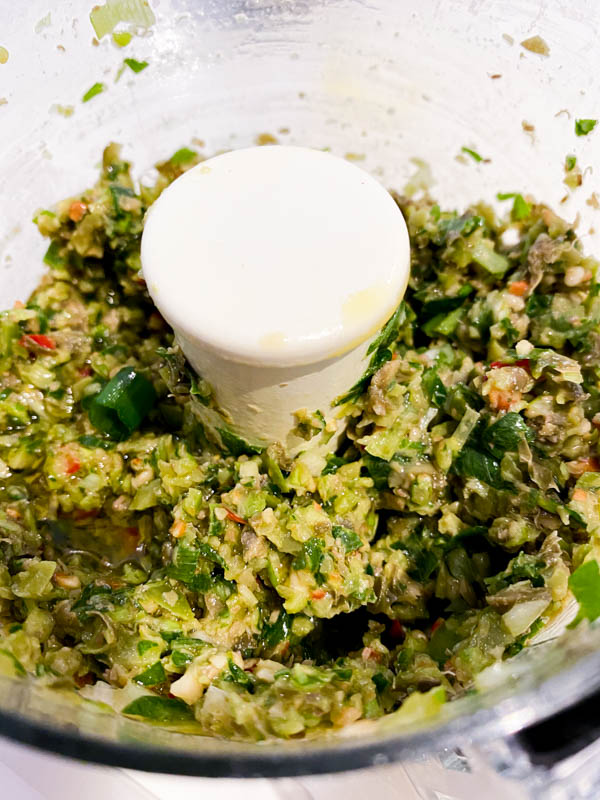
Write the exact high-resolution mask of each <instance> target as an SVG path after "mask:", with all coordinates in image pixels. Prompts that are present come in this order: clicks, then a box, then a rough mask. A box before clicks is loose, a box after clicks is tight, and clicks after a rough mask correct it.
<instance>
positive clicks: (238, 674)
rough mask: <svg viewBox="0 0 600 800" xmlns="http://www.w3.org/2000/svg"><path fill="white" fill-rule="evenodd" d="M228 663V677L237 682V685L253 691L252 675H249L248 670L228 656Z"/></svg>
mask: <svg viewBox="0 0 600 800" xmlns="http://www.w3.org/2000/svg"><path fill="white" fill-rule="evenodd" d="M228 665H229V675H228V678H229V679H230V680H231V681H233V683H237V685H238V686H242V687H243V688H244V689H246V691H248V692H250V693H251V694H252V692H253V691H254V682H255V681H254V676H253V675H250V674H249V673H248V672H246V671H245V670H243V669H242V668H241V667H238V665H237V664H236V663H235V662H234V661H233V659H232V658H231V657H230V658H229V660H228Z"/></svg>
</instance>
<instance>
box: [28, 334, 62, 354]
mask: <svg viewBox="0 0 600 800" xmlns="http://www.w3.org/2000/svg"><path fill="white" fill-rule="evenodd" d="M32 343H33V344H37V346H38V347H41V348H43V349H44V350H56V342H55V341H54V339H51V338H50V337H49V336H46V335H45V334H43V333H26V334H24V335H23V336H21V338H20V339H19V344H20V345H21V347H27V348H28V349H29V348H30V347H31V345H32Z"/></svg>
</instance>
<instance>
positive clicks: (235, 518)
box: [225, 508, 246, 525]
mask: <svg viewBox="0 0 600 800" xmlns="http://www.w3.org/2000/svg"><path fill="white" fill-rule="evenodd" d="M225 511H227V519H232V520H233V521H234V522H237V523H238V524H240V525H245V524H246V520H245V519H242V518H241V517H238V515H237V514H235V513H234V512H233V511H230V510H229V509H228V508H226V509H225Z"/></svg>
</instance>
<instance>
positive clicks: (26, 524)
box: [0, 145, 600, 740]
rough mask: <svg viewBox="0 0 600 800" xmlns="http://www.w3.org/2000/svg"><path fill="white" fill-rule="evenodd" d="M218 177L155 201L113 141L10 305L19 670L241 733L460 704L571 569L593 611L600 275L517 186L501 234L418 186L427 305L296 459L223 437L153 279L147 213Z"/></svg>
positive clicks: (3, 554) (1, 547)
mask: <svg viewBox="0 0 600 800" xmlns="http://www.w3.org/2000/svg"><path fill="white" fill-rule="evenodd" d="M197 160H198V159H197V157H196V156H195V155H194V153H193V152H192V151H190V150H187V149H185V148H184V149H182V150H180V151H178V152H177V153H176V154H175V155H174V156H173V157H172V158H171V159H170V160H169V161H167V162H164V163H162V164H160V165H158V171H159V178H158V182H157V184H156V185H155V186H154V187H151V188H148V187H145V186H141V187H136V186H135V185H134V183H133V181H132V179H131V177H130V173H129V165H128V164H127V163H126V162H124V161H123V160H122V159H121V157H120V155H119V149H118V148H117V147H116V146H114V145H111V146H110V147H109V148H107V150H106V151H105V153H104V161H103V168H102V174H101V176H100V180H99V182H98V183H97V184H96V186H95V187H94V188H92V189H90V190H88V191H86V192H84V193H83V194H82V195H81V196H80V197H77V198H74V199H70V200H67V201H65V202H63V203H60V204H59V205H58V207H57V208H56V209H55V210H54V211H40V212H39V213H38V215H37V217H36V222H37V225H38V227H39V229H40V231H41V232H42V234H44V235H45V236H48V237H50V239H51V244H50V247H49V248H48V252H47V254H46V256H45V262H46V264H47V265H48V267H49V270H48V273H47V274H46V276H45V277H44V279H43V280H42V283H41V284H40V286H39V288H38V289H37V290H36V291H35V292H34V293H33V295H32V297H31V298H30V300H29V302H28V303H27V305H22V304H20V303H18V304H16V305H15V307H14V308H13V309H12V310H10V311H6V312H4V313H3V314H1V315H0V670H1V671H2V672H4V673H8V674H12V675H26V674H27V675H32V676H35V678H36V679H37V680H39V681H42V682H44V683H45V684H48V685H51V686H56V687H62V688H71V689H72V690H73V691H76V692H78V693H79V694H80V695H82V696H84V697H86V698H88V699H92V700H98V701H102V702H103V703H106V704H108V705H110V706H112V707H113V708H115V709H116V710H118V711H120V712H122V713H124V714H127V715H131V716H134V717H137V718H144V719H148V720H154V721H158V722H161V723H162V724H167V725H177V726H179V727H180V728H181V727H182V726H183V727H184V729H186V730H188V729H189V730H192V731H193V730H196V731H200V732H204V733H208V734H213V735H219V736H225V737H234V738H243V739H255V740H260V739H266V738H269V737H301V736H312V735H315V734H322V733H324V732H327V731H331V730H334V729H339V728H341V727H342V726H345V725H348V724H349V723H352V722H354V721H356V720H359V719H375V718H377V717H380V716H382V715H384V714H386V713H388V712H392V711H395V710H396V711H397V710H398V709H400V711H397V713H398V714H399V715H400V716H401V715H402V714H403V713H404V714H405V715H406V716H411V718H412V717H414V715H415V714H417V715H418V714H419V713H421V712H423V713H426V712H429V711H431V710H435V709H436V708H438V707H439V706H440V704H441V703H442V702H444V700H445V699H448V700H449V699H452V698H455V697H457V696H460V695H462V694H464V693H465V692H466V691H469V690H472V688H473V685H474V676H475V675H476V674H477V673H478V672H479V671H481V670H482V669H483V668H485V667H487V666H489V665H492V664H494V663H495V662H496V661H498V660H501V659H505V658H507V657H509V656H511V655H514V654H515V653H517V652H518V651H519V650H520V649H522V648H523V647H524V646H526V645H527V642H528V640H529V639H530V637H532V636H533V635H534V634H535V633H536V632H537V631H538V630H539V629H540V628H541V627H542V625H543V624H544V623H545V622H546V621H547V620H548V619H549V618H551V617H552V616H553V615H555V614H556V613H557V612H558V611H560V610H561V608H562V607H563V606H564V605H565V602H566V600H567V599H568V598H569V597H570V590H569V576H570V575H571V573H572V572H573V570H574V569H575V568H577V567H579V569H578V570H577V572H576V573H575V576H573V577H572V578H571V586H572V588H573V591H576V588H577V591H578V592H579V597H578V599H580V609H581V610H580V616H581V615H583V616H585V615H586V613H587V612H586V611H585V609H586V607H589V606H586V605H585V602H583V601H582V599H581V598H582V597H583V595H584V594H585V591H588V593H589V592H592V593H593V592H597V589H598V584H599V583H600V577H599V575H598V569H597V565H596V563H595V561H593V559H594V557H595V554H596V552H597V543H596V539H595V537H596V536H597V534H598V530H599V528H600V516H599V513H598V500H599V498H600V462H599V461H598V444H599V441H598V427H600V380H599V379H600V297H599V296H598V287H599V286H600V284H598V283H596V270H597V263H596V262H595V261H594V260H593V259H591V258H586V257H585V256H584V255H583V253H582V249H581V246H580V243H579V241H578V240H577V238H576V235H575V232H574V230H573V227H572V225H569V224H567V223H566V222H564V221H563V220H561V219H559V218H558V217H557V216H556V215H555V214H554V213H553V212H552V211H550V209H548V208H546V207H545V206H543V205H533V204H531V203H530V202H528V201H527V200H526V199H524V198H523V197H521V196H520V195H513V196H511V197H512V198H513V208H512V212H511V216H510V218H508V219H506V220H502V221H499V220H498V219H497V218H496V216H495V214H494V212H493V211H492V209H491V208H489V207H487V206H485V205H478V206H476V207H473V208H471V209H469V210H468V211H467V212H466V213H464V214H462V215H458V214H457V213H454V212H444V211H441V210H440V208H439V207H438V206H437V205H434V204H433V203H432V202H431V201H429V200H428V199H421V200H418V201H411V200H409V199H407V198H403V197H397V198H396V199H397V202H398V204H399V205H400V207H401V209H402V211H403V212H404V214H405V217H406V220H407V222H408V226H409V230H410V235H411V241H412V277H411V281H410V287H409V290H408V292H407V295H406V298H405V301H404V302H403V303H402V305H401V306H400V307H399V308H398V310H397V312H396V314H395V315H394V317H393V318H392V320H390V322H389V323H388V325H387V326H386V328H385V329H384V331H382V333H381V334H380V336H379V338H378V339H377V341H376V342H375V344H374V346H373V348H372V351H371V353H370V356H369V357H370V359H371V361H370V364H369V369H368V371H367V373H366V375H365V377H364V379H363V380H362V381H360V382H359V383H358V384H357V385H356V386H355V387H353V388H352V389H350V391H349V392H348V394H347V395H346V396H345V397H343V398H338V401H337V402H338V407H339V410H340V414H343V415H349V416H350V424H349V426H348V430H347V436H346V438H345V440H344V442H343V443H342V445H341V447H340V448H339V449H338V451H337V452H335V453H331V454H330V455H329V456H328V457H327V458H326V459H325V458H323V459H317V458H315V457H314V456H313V457H308V456H306V455H300V456H299V457H297V458H296V459H295V460H294V461H292V462H290V461H289V460H288V459H287V458H286V457H285V455H284V454H283V451H282V448H281V447H279V446H278V445H277V444H273V445H272V446H270V447H268V448H267V449H265V450H263V451H261V450H260V449H259V448H257V447H253V446H251V445H250V444H248V443H247V442H245V441H243V440H242V439H240V438H239V437H238V436H236V435H235V434H234V433H233V432H232V430H231V429H229V428H228V427H227V425H226V424H225V423H224V422H223V420H222V419H221V417H220V416H219V415H218V413H217V411H216V409H215V408H214V404H213V402H212V400H211V393H210V387H208V386H207V385H206V384H205V383H204V382H203V381H202V380H201V379H199V378H198V377H197V376H195V375H194V374H192V372H191V370H190V369H189V367H188V366H187V365H186V363H185V360H184V358H183V357H182V355H181V352H180V351H179V349H178V347H177V346H176V345H175V344H174V341H173V335H172V332H171V330H170V329H169V328H168V326H167V325H166V324H165V322H164V321H163V320H162V318H161V317H160V316H159V314H158V313H157V312H156V310H155V309H154V307H153V306H152V303H151V301H150V299H149V296H148V294H147V292H146V288H145V285H144V281H143V279H142V278H141V276H140V272H139V270H140V256H139V245H140V236H141V232H142V227H143V217H144V212H145V211H146V209H147V208H148V206H149V205H150V204H151V203H152V201H153V200H154V199H155V198H156V197H157V196H158V194H159V193H160V191H161V190H162V189H163V188H164V187H165V186H167V185H168V183H169V182H170V181H171V180H173V179H174V178H176V177H177V176H178V175H179V174H180V173H181V172H182V171H183V170H185V169H187V168H188V167H189V166H191V165H193V164H194V163H196V162H197ZM223 308H224V313H226V308H227V306H226V303H224V306H223ZM236 324H239V321H238V322H237V323H236ZM320 419H322V416H321V415H319V414H318V413H315V414H304V415H299V422H298V430H304V431H305V434H306V436H307V438H310V437H311V436H312V435H314V434H315V433H319V426H320V424H321V423H320ZM320 435H322V436H326V431H323V433H322V434H320ZM584 562H585V563H584ZM580 565H583V566H580ZM573 578H577V579H576V580H575V581H574V580H573ZM582 585H583V590H581V588H580V587H581V586H582ZM590 587H591V588H590ZM577 591H576V594H577ZM594 596H595V597H596V599H597V597H599V596H600V594H596V595H594ZM590 597H591V595H589V594H588V600H589V599H590ZM591 604H592V605H594V600H593V597H592V600H591ZM596 606H597V602H596ZM587 615H588V616H591V613H588V614H587ZM419 709H420V711H419Z"/></svg>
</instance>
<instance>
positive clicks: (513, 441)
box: [483, 411, 534, 458]
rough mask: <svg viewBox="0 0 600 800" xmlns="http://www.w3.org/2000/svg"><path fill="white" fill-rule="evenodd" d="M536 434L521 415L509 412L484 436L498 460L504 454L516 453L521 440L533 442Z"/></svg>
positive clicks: (487, 430)
mask: <svg viewBox="0 0 600 800" xmlns="http://www.w3.org/2000/svg"><path fill="white" fill-rule="evenodd" d="M533 438H534V433H533V431H532V430H531V428H530V427H529V426H528V425H527V424H526V423H525V420H524V419H523V417H522V416H521V415H520V414H517V413H515V412H514V411H508V412H507V413H506V414H504V416H502V417H500V419H499V420H497V422H494V423H493V425H490V426H489V428H487V429H486V431H485V433H484V434H483V441H484V442H485V444H486V445H487V447H488V448H489V450H490V452H491V453H492V454H493V455H495V456H496V458H502V456H503V455H504V453H505V452H506V451H507V450H508V451H515V450H516V449H517V447H518V446H519V442H520V441H521V439H525V440H526V441H528V442H531V441H532V440H533Z"/></svg>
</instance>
